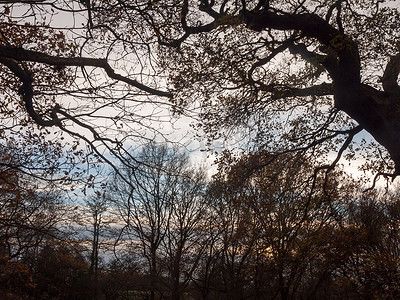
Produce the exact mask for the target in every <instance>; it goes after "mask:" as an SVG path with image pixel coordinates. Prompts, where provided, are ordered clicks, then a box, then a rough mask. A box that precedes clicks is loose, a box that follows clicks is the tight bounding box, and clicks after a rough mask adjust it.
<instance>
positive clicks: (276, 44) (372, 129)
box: [0, 0, 400, 177]
mask: <svg viewBox="0 0 400 300" xmlns="http://www.w3.org/2000/svg"><path fill="white" fill-rule="evenodd" d="M399 15H400V14H399V8H398V3H397V2H396V1H389V0H388V1H381V0H373V1H365V0H329V1H326V0H306V1H304V0H302V1H300V0H299V1H291V0H285V1H273V0H269V1H265V0H264V1H261V0H260V1H228V0H219V1H214V0H201V1H189V0H182V1H164V0H163V1H90V0H81V1H63V0H23V1H22V0H21V1H17V0H12V1H6V2H5V4H4V5H3V7H2V9H1V15H0V18H1V27H0V33H1V42H0V63H1V68H2V70H1V80H2V83H3V84H2V88H1V93H2V95H3V100H2V101H3V103H4V105H3V108H2V114H3V115H4V116H5V117H8V118H11V119H12V120H13V125H11V126H10V125H9V123H7V122H4V123H3V125H2V128H3V129H7V130H8V131H14V133H18V132H19V130H18V129H17V127H15V126H16V125H21V124H22V125H26V124H27V123H29V122H32V121H33V122H34V123H36V124H37V125H39V126H41V127H42V128H43V127H48V128H50V127H58V128H59V129H61V131H63V132H66V133H67V134H69V135H71V136H73V137H75V138H77V139H79V140H83V141H84V142H86V143H87V144H88V145H89V147H90V148H91V149H92V151H94V152H95V153H96V154H97V155H98V156H101V157H102V158H103V159H104V160H106V161H107V160H109V156H108V154H111V155H113V156H116V157H118V158H119V159H121V160H123V159H124V157H126V156H125V154H126V151H125V147H124V146H126V145H127V144H130V145H132V143H136V142H138V141H141V140H143V139H150V140H151V139H154V137H155V136H158V135H162V131H161V130H160V128H162V126H163V125H162V124H163V123H165V122H168V121H169V120H170V117H171V116H170V115H166V112H168V113H174V114H176V115H182V114H183V115H185V114H188V113H189V112H193V111H195V112H196V113H197V115H196V116H197V117H198V120H199V122H198V126H199V128H198V129H199V132H200V134H202V133H205V134H206V136H207V137H208V138H209V141H210V143H211V141H213V140H215V139H219V138H231V137H232V136H235V137H236V138H238V137H240V136H241V135H242V136H243V135H244V133H245V134H246V135H248V136H250V138H249V141H250V144H251V147H252V149H256V150H257V151H266V152H268V153H273V154H274V155H275V156H279V155H281V154H282V153H283V154H284V153H288V152H300V153H302V154H307V155H309V156H321V155H324V154H325V155H326V154H327V153H328V152H330V151H332V150H334V151H336V153H337V157H336V158H335V159H333V160H331V161H330V162H329V163H328V164H326V165H323V166H322V167H321V169H324V170H328V171H329V170H331V169H332V168H333V166H334V165H335V164H336V163H337V162H338V161H339V159H340V158H341V156H342V155H343V154H344V153H346V152H345V151H347V150H346V149H349V150H352V149H353V148H354V149H353V150H354V151H356V152H360V151H357V147H353V148H352V141H353V138H354V136H355V135H356V134H358V133H359V132H361V131H362V130H366V131H367V132H369V133H370V134H371V135H372V136H373V137H374V139H375V140H376V141H377V142H378V143H379V144H380V145H376V146H374V148H375V150H376V149H380V150H379V151H376V152H375V154H376V153H377V154H376V156H377V157H378V158H379V160H378V161H377V162H376V163H372V164H371V165H370V167H372V168H373V169H374V171H375V173H377V174H386V175H390V176H392V177H395V176H397V175H398V173H399V172H400V144H399V142H398V141H399V140H400V139H399V134H400V130H399V129H400V128H399V127H400V123H399V122H400V121H399V120H400V118H399V109H398V98H399V94H400V87H399V84H398V75H399V72H400V54H399V43H398V37H399V30H400V29H399V27H398V23H399ZM27 116H28V117H27ZM156 122H159V123H158V124H159V125H157V126H156V125H155V124H156ZM148 130H150V131H151V135H149V134H148ZM75 147H76V146H75ZM378 152H379V153H378ZM351 155H353V154H352V153H348V156H349V157H351Z"/></svg>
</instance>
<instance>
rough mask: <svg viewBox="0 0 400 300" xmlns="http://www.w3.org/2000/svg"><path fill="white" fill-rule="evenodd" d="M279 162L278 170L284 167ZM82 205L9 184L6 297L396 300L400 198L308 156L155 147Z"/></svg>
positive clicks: (2, 228) (5, 178) (15, 175)
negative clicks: (206, 165) (205, 161)
mask: <svg viewBox="0 0 400 300" xmlns="http://www.w3.org/2000/svg"><path fill="white" fill-rule="evenodd" d="M272 158H273V159H272ZM131 159H132V160H133V162H132V164H131V165H136V167H135V168H132V167H129V168H128V167H124V166H123V165H120V166H118V168H116V169H115V170H114V171H113V172H112V173H111V174H110V175H109V178H108V180H107V181H106V182H103V186H102V189H101V190H100V189H98V190H97V191H96V192H95V193H93V195H91V196H88V197H87V198H86V200H85V203H84V205H78V204H71V203H70V202H66V201H65V200H62V199H64V195H63V194H62V193H61V192H58V189H57V187H56V186H53V187H52V188H49V187H47V188H46V189H44V188H40V187H39V184H36V182H37V181H35V180H33V179H32V178H29V177H28V178H27V177H26V176H24V175H23V174H20V173H19V172H18V171H16V170H13V169H9V168H3V170H2V172H1V173H0V206H1V210H0V298H1V299H152V300H153V299H174V300H175V299H229V300H231V299H377V298H379V299H398V298H399V297H400V227H399V225H400V201H399V200H400V198H399V195H398V194H397V193H396V192H388V193H379V192H377V191H372V190H371V191H365V190H363V188H362V186H361V184H360V183H358V182H356V181H354V180H353V179H352V178H350V177H349V176H347V175H346V174H344V173H341V172H339V171H333V170H328V172H318V169H317V167H316V165H314V164H313V162H312V161H311V160H310V158H309V157H304V156H301V155H298V154H296V155H295V154H285V155H280V156H278V157H276V156H274V157H272V155H271V154H266V153H256V154H251V155H242V156H239V157H232V156H231V155H229V154H226V155H225V156H223V157H222V158H221V159H220V161H219V163H218V172H217V174H216V175H215V176H213V178H212V179H211V180H210V179H208V178H207V176H206V170H204V169H201V168H196V167H193V166H192V165H191V164H190V162H189V158H188V156H187V155H185V154H183V153H182V152H180V151H179V150H178V149H175V148H168V147H167V146H163V145H161V146H159V145H155V144H150V145H148V146H145V147H143V148H142V150H141V151H140V152H139V153H136V154H135V155H132V157H131Z"/></svg>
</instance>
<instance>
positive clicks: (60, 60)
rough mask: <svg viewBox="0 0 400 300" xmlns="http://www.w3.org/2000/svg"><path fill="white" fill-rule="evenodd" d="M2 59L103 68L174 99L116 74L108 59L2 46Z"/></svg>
mask: <svg viewBox="0 0 400 300" xmlns="http://www.w3.org/2000/svg"><path fill="white" fill-rule="evenodd" d="M0 57H5V58H11V59H14V60H16V61H32V62H38V63H44V64H48V65H53V66H77V67H96V68H102V69H103V70H104V71H105V72H106V73H107V75H108V76H109V77H110V78H112V79H115V80H118V81H122V82H125V83H127V84H129V85H131V86H134V87H136V88H138V89H140V90H142V91H144V92H147V93H149V94H151V95H155V96H161V97H167V98H172V94H171V93H168V92H164V91H160V90H157V89H153V88H151V87H148V86H146V85H144V84H142V83H140V82H138V81H136V80H134V79H131V78H129V77H125V76H122V75H120V74H117V73H115V71H114V69H113V68H112V67H111V66H110V65H109V63H108V62H107V60H106V59H98V58H87V57H57V56H51V55H48V54H45V53H41V52H37V51H31V50H25V49H23V48H17V47H10V46H2V45H0Z"/></svg>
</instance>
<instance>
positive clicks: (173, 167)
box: [109, 143, 206, 299]
mask: <svg viewBox="0 0 400 300" xmlns="http://www.w3.org/2000/svg"><path fill="white" fill-rule="evenodd" d="M136 159H137V160H138V161H139V162H140V164H139V167H138V168H135V169H133V168H131V167H125V166H123V167H121V168H120V172H119V174H120V175H118V174H114V180H113V181H112V182H111V183H110V186H111V190H110V196H109V197H110V199H111V201H113V203H114V204H115V207H116V208H117V209H118V212H119V214H120V217H121V220H122V222H123V223H124V225H125V226H124V228H123V231H124V232H121V236H125V238H124V239H126V238H127V237H126V236H128V238H130V241H131V243H132V246H133V247H136V248H137V249H138V250H139V253H140V257H142V258H144V259H145V261H146V267H147V268H148V270H147V275H148V277H149V280H150V282H149V289H148V290H149V291H150V298H151V299H155V298H156V297H158V296H157V294H162V293H163V292H166V291H167V292H169V293H170V294H171V296H172V297H173V298H174V299H179V298H180V296H181V295H182V293H183V291H184V289H185V288H186V287H187V285H188V283H189V282H190V280H191V277H192V274H193V272H194V271H195V269H196V267H197V263H198V260H199V258H200V256H201V253H202V251H203V249H204V248H203V247H204V242H203V240H206V238H205V237H204V236H203V234H202V230H201V224H202V223H203V219H202V217H203V216H204V212H205V207H204V203H202V202H201V194H202V189H203V187H204V186H203V183H204V172H196V171H195V170H194V169H193V168H191V167H190V165H189V160H188V156H187V155H186V154H184V153H182V152H180V151H179V150H178V149H177V148H169V147H167V145H163V144H162V145H157V144H155V143H150V144H148V145H146V146H144V147H143V148H142V149H141V151H140V152H139V153H138V154H137V155H136ZM126 246H127V247H130V245H129V244H128V243H126Z"/></svg>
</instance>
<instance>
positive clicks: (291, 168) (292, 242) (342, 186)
mask: <svg viewBox="0 0 400 300" xmlns="http://www.w3.org/2000/svg"><path fill="white" fill-rule="evenodd" d="M251 160H252V156H251V155H243V156H239V157H237V158H235V157H232V156H226V157H225V159H224V160H223V161H220V165H219V170H220V172H219V173H218V174H217V175H216V176H214V182H213V184H212V185H211V187H210V191H209V192H210V198H211V199H213V200H212V201H211V202H210V206H211V207H212V209H213V210H215V213H214V215H215V217H214V218H215V219H216V224H217V225H216V228H218V227H219V228H221V230H216V231H219V232H220V235H219V237H220V240H219V243H217V244H218V245H220V249H221V250H220V251H221V255H220V256H219V257H218V258H217V260H218V263H217V264H218V268H219V270H218V272H219V276H218V277H217V278H218V279H216V280H214V285H213V287H212V288H214V289H219V290H220V291H221V292H222V294H225V295H226V296H227V297H228V298H233V299H244V298H246V297H249V298H254V299H276V298H278V299H298V298H311V299H313V298H315V297H317V298H318V297H321V298H325V297H327V295H330V293H332V292H329V293H328V292H326V291H324V288H325V287H328V288H327V289H328V290H329V288H332V286H333V285H332V283H331V282H332V281H333V278H334V274H335V273H336V272H338V270H340V268H341V267H343V266H344V265H346V263H348V260H349V259H350V257H351V255H353V254H355V253H356V252H357V251H358V250H359V249H360V248H359V247H362V246H361V244H360V243H358V242H356V241H355V240H354V244H353V243H352V245H351V246H349V245H347V242H348V240H349V239H350V238H351V236H352V235H351V233H352V232H351V230H349V229H348V227H349V223H346V222H345V221H343V220H344V219H345V218H346V216H345V213H344V212H345V211H346V209H345V207H346V205H348V203H353V197H350V192H351V191H352V190H354V186H356V185H355V184H354V182H352V181H351V180H349V179H348V178H346V177H345V176H344V174H341V173H340V172H331V173H330V175H329V177H326V176H321V175H319V176H317V177H315V171H314V168H315V166H314V165H313V162H312V161H310V160H309V159H308V158H306V157H301V156H298V155H294V154H287V155H286V156H281V157H280V160H275V161H274V163H271V164H269V165H268V167H265V168H263V169H262V170H257V171H255V172H254V171H253V172H251V173H250V174H249V169H248V168H247V167H248V166H249V161H251ZM354 195H355V194H354ZM354 195H352V196H354ZM346 220H348V219H346ZM346 233H349V235H348V236H347V235H346ZM356 234H357V233H356ZM344 237H347V239H348V240H344ZM221 287H224V288H223V289H221ZM338 294H339V293H338ZM347 295H349V294H347Z"/></svg>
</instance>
